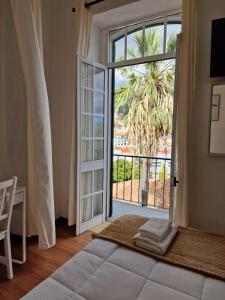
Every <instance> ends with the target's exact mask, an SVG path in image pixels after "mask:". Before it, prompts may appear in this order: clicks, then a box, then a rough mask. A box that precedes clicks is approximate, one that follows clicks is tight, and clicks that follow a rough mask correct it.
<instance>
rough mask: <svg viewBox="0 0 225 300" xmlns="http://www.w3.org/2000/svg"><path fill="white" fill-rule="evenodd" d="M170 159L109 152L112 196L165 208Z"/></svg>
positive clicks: (167, 204)
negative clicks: (111, 156)
mask: <svg viewBox="0 0 225 300" xmlns="http://www.w3.org/2000/svg"><path fill="white" fill-rule="evenodd" d="M170 169H171V159H170V158H161V157H145V156H134V155H123V154H113V191H112V192H113V198H114V199H118V200H123V201H128V202H131V203H135V204H139V205H142V206H149V207H156V208H160V209H166V210H168V209H169V202H170Z"/></svg>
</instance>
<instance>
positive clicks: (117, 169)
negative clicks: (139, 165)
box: [113, 159, 132, 182]
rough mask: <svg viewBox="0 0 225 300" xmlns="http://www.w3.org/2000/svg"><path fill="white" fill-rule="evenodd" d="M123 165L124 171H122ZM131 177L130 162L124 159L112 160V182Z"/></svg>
mask: <svg viewBox="0 0 225 300" xmlns="http://www.w3.org/2000/svg"><path fill="white" fill-rule="evenodd" d="M124 165H125V172H124ZM131 178H132V164H131V162H129V161H127V160H125V163H124V159H117V160H114V162H113V182H121V181H127V180H130V179H131Z"/></svg>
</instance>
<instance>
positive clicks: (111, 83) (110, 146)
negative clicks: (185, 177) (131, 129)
mask: <svg viewBox="0 0 225 300" xmlns="http://www.w3.org/2000/svg"><path fill="white" fill-rule="evenodd" d="M181 37H182V34H178V35H177V45H176V52H175V53H172V54H170V55H168V56H167V55H159V56H157V57H155V56H154V57H151V59H150V58H147V59H146V58H145V59H137V60H135V61H136V64H144V63H151V62H155V61H163V60H169V59H174V60H175V66H176V70H175V83H174V107H173V125H172V126H173V128H172V134H171V136H172V148H171V150H172V151H171V168H170V172H171V173H170V199H169V202H170V207H169V219H170V220H173V212H174V199H175V192H176V186H174V178H175V177H176V174H175V171H176V169H175V165H176V161H177V157H176V149H177V145H176V132H177V128H176V127H177V102H178V99H177V90H178V73H179V70H178V66H179V57H180V41H181ZM126 63H127V64H126V65H125V64H124V62H122V63H121V65H120V64H119V62H118V63H116V65H114V64H108V70H109V71H108V72H109V76H108V78H109V79H108V83H109V89H108V90H109V94H108V97H109V111H108V120H109V123H108V124H109V125H108V128H109V129H108V172H107V173H108V181H107V182H108V184H107V218H109V217H111V216H112V213H113V209H112V206H113V204H112V203H113V197H112V196H113V186H112V179H113V129H114V127H113V126H114V95H113V91H114V76H115V75H114V72H115V69H117V68H119V67H124V66H126V67H129V66H131V65H134V62H133V61H132V62H130V61H126ZM110 135H111V136H110Z"/></svg>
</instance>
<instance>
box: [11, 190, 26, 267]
mask: <svg viewBox="0 0 225 300" xmlns="http://www.w3.org/2000/svg"><path fill="white" fill-rule="evenodd" d="M19 206H21V208H22V211H21V213H19V214H13V215H12V220H11V233H14V234H18V235H22V260H19V259H13V260H12V261H13V262H14V263H17V264H24V263H25V262H26V188H25V187H17V189H16V193H15V200H14V204H13V212H14V209H15V208H16V207H19ZM21 225H22V232H21V231H20V232H19V231H18V229H19V228H20V227H21Z"/></svg>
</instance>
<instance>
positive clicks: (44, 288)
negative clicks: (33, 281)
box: [22, 238, 225, 300]
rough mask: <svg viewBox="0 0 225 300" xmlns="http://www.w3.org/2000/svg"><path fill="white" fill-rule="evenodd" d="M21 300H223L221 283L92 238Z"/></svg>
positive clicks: (224, 285)
mask: <svg viewBox="0 0 225 300" xmlns="http://www.w3.org/2000/svg"><path fill="white" fill-rule="evenodd" d="M22 299H23V300H63V299H66V300H69V299H70V300H133V299H134V300H135V299H138V300H196V299H201V300H224V299H225V282H224V281H222V280H217V279H213V278H210V277H208V276H206V275H202V274H200V273H197V272H192V271H189V270H186V269H183V268H181V267H177V266H173V265H170V264H167V263H165V262H161V261H158V260H156V259H154V258H151V257H148V256H146V255H144V254H141V253H138V252H136V251H133V250H130V249H128V248H125V247H123V246H121V245H119V244H117V243H115V242H112V241H107V240H103V239H98V238H96V239H94V240H93V241H92V242H91V243H90V244H89V245H88V246H87V247H86V248H85V249H84V250H83V251H81V252H79V253H78V254H77V255H75V256H74V257H72V258H71V259H70V260H69V261H68V262H66V263H65V264H64V265H63V266H62V267H60V268H59V269H58V270H57V271H56V272H54V273H53V274H52V275H51V276H50V277H49V278H47V279H46V280H45V281H43V282H42V283H41V284H39V285H38V286H37V287H36V288H34V289H33V290H32V291H31V292H29V293H28V294H27V295H26V296H24V297H23V298H22Z"/></svg>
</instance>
